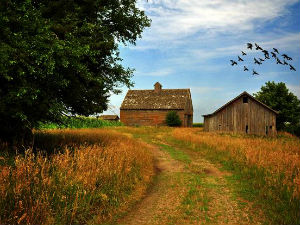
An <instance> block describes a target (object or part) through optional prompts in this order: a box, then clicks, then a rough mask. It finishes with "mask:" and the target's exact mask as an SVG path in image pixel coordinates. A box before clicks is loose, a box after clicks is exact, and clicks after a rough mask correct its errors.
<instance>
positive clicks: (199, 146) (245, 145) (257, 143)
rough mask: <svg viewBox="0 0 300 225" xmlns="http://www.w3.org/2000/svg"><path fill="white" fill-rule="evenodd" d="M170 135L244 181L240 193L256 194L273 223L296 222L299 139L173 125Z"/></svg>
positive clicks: (299, 218)
mask: <svg viewBox="0 0 300 225" xmlns="http://www.w3.org/2000/svg"><path fill="white" fill-rule="evenodd" d="M172 136H173V137H174V138H175V139H177V140H181V141H183V142H185V143H187V144H188V145H190V146H191V147H192V148H193V149H195V150H198V151H199V153H201V154H203V156H204V157H206V158H208V159H210V160H212V161H215V162H218V163H221V164H222V165H223V166H225V167H226V168H227V169H231V170H232V171H234V172H235V173H236V174H238V175H239V176H238V177H237V180H238V181H240V182H242V183H244V184H247V186H248V187H247V188H246V190H242V191H243V192H244V195H247V194H248V195H249V196H256V198H257V199H258V200H259V201H258V202H259V204H263V207H265V209H266V212H267V213H268V214H269V215H268V216H269V217H270V218H272V220H273V222H274V224H299V223H300V222H299V221H300V140H299V138H296V137H294V136H292V135H289V134H287V133H286V134H283V135H279V136H278V137H276V138H266V137H254V136H246V135H244V136H243V135H232V134H219V133H211V132H203V131H202V130H201V129H199V128H197V129H195V128H194V129H189V128H186V129H175V130H174V131H173V132H172Z"/></svg>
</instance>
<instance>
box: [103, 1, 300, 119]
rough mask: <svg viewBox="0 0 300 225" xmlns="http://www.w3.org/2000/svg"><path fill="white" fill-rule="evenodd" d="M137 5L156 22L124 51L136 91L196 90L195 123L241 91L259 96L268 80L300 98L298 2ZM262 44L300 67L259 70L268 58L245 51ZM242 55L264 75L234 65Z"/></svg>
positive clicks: (114, 108)
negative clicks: (158, 85)
mask: <svg viewBox="0 0 300 225" xmlns="http://www.w3.org/2000/svg"><path fill="white" fill-rule="evenodd" d="M138 6H139V7H140V8H141V9H143V10H145V12H146V14H147V15H148V16H149V17H150V18H151V19H152V25H151V27H150V28H147V29H146V30H145V31H144V33H143V37H142V39H140V40H138V41H137V44H136V46H132V45H129V46H121V47H120V52H121V57H122V58H123V62H122V63H123V64H124V65H125V66H126V67H130V68H134V69H135V72H134V77H133V82H134V83H135V85H134V87H133V88H132V89H152V88H153V85H154V83H155V82H156V81H159V82H160V83H161V84H162V86H163V88H190V89H191V94H192V100H193V105H194V122H202V121H203V118H202V116H201V115H203V114H207V113H211V112H213V111H214V110H216V109H217V108H219V107H221V106H222V105H223V104H225V103H226V102H228V101H229V100H231V99H232V98H234V97H236V96H237V95H239V94H240V93H241V92H243V91H247V92H248V93H250V94H253V93H254V92H257V91H259V90H260V88H261V86H262V85H264V84H265V82H267V81H275V82H284V83H286V85H287V87H288V88H289V89H290V90H291V91H292V92H293V93H294V94H295V95H297V96H298V98H300V74H299V71H300V2H299V1H298V0H297V1H296V0H284V1H282V0H251V1H250V0H249V1H246V0H244V1H243V0H200V1H199V0H149V1H148V2H147V1H146V0H141V1H139V2H138ZM247 42H252V43H254V42H256V43H258V44H259V45H260V46H262V47H263V48H264V49H267V50H271V49H272V48H273V47H275V48H278V50H279V52H280V53H281V54H283V53H286V54H287V55H289V56H290V57H292V58H293V60H292V61H291V64H292V65H293V66H294V67H295V68H296V69H297V71H296V72H294V71H290V70H289V68H288V67H286V66H282V65H277V64H276V63H275V62H274V60H273V59H270V60H268V61H267V62H264V63H263V64H262V65H260V66H254V64H253V57H257V58H258V57H261V58H263V54H262V53H259V52H258V51H255V50H252V51H250V50H248V49H247V48H246V43H247ZM241 50H243V51H245V52H246V53H247V56H245V57H244V60H245V62H244V64H246V65H249V69H250V70H252V68H254V69H255V70H256V71H257V72H258V73H259V74H260V75H259V76H253V75H252V72H244V71H243V66H242V65H239V66H237V67H236V66H234V67H232V66H231V65H230V59H235V60H237V56H238V55H241ZM127 90H128V89H126V88H123V93H122V94H120V95H118V96H117V95H112V96H111V98H110V110H108V111H107V112H105V114H111V113H117V114H119V112H120V111H119V107H120V105H121V103H122V101H123V99H124V97H125V95H126V92H127Z"/></svg>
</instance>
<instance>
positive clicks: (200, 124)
mask: <svg viewBox="0 0 300 225" xmlns="http://www.w3.org/2000/svg"><path fill="white" fill-rule="evenodd" d="M193 127H203V123H193Z"/></svg>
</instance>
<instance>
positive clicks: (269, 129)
mask: <svg viewBox="0 0 300 225" xmlns="http://www.w3.org/2000/svg"><path fill="white" fill-rule="evenodd" d="M204 130H205V131H222V132H224V131H225V132H235V133H248V134H257V135H268V136H272V135H274V134H276V114H275V113H274V112H272V111H271V110H269V109H267V108H266V107H264V106H263V105H261V104H259V103H258V102H256V101H255V100H253V99H251V98H249V97H248V103H243V96H242V97H240V98H238V99H237V100H236V101H234V102H233V103H231V104H229V105H228V106H226V107H225V108H223V109H222V110H221V111H219V112H217V113H215V114H213V115H211V116H205V117H204Z"/></svg>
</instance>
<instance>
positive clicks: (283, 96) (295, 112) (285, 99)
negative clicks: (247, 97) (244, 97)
mask: <svg viewBox="0 0 300 225" xmlns="http://www.w3.org/2000/svg"><path fill="white" fill-rule="evenodd" d="M253 95H254V97H255V98H256V99H257V100H259V101H261V102H263V103H264V104H266V105H268V106H269V107H271V108H272V109H274V110H276V111H278V112H279V115H278V116H277V120H276V126H277V129H278V130H285V131H289V132H291V133H294V134H296V133H298V136H299V135H300V133H299V127H300V113H299V112H300V100H299V99H298V98H297V97H296V96H295V95H294V94H293V93H291V92H290V91H289V90H288V88H287V87H286V85H285V83H282V82H280V83H275V82H274V81H272V82H270V81H269V82H267V83H266V85H265V86H262V87H261V90H260V91H259V92H257V93H254V94H253Z"/></svg>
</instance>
